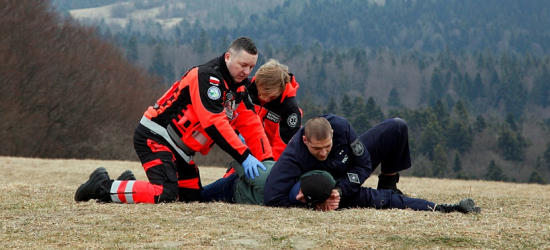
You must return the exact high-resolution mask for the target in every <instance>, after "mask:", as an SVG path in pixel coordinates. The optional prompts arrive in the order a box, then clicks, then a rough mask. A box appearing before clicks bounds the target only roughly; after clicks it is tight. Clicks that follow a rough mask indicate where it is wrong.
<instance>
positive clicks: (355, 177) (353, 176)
mask: <svg viewBox="0 0 550 250" xmlns="http://www.w3.org/2000/svg"><path fill="white" fill-rule="evenodd" d="M348 179H349V182H351V183H356V184H361V182H359V175H358V174H356V173H348Z"/></svg>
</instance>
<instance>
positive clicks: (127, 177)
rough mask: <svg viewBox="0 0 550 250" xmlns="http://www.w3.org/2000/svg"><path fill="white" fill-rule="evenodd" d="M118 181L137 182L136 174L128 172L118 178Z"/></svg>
mask: <svg viewBox="0 0 550 250" xmlns="http://www.w3.org/2000/svg"><path fill="white" fill-rule="evenodd" d="M116 179H117V180H118V181H135V180H136V176H135V175H134V173H132V170H129V169H128V170H126V171H124V172H122V174H120V176H119V177H118V178H116Z"/></svg>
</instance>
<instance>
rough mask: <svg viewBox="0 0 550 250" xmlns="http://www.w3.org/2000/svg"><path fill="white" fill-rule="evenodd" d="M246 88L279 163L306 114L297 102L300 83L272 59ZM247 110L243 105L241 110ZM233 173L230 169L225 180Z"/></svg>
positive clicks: (261, 68)
mask: <svg viewBox="0 0 550 250" xmlns="http://www.w3.org/2000/svg"><path fill="white" fill-rule="evenodd" d="M246 87H247V90H248V94H249V96H250V98H251V99H252V103H253V104H254V110H255V111H256V114H258V116H259V117H260V119H261V121H262V124H263V127H264V131H265V134H266V135H267V138H268V140H269V144H270V145H271V148H272V151H273V157H274V158H275V160H277V159H279V156H280V155H281V154H282V153H283V151H284V150H285V148H286V145H287V144H288V142H289V141H290V139H291V138H292V136H294V134H295V133H296V132H298V130H299V129H300V128H301V127H302V117H303V114H302V110H301V109H300V107H299V106H298V102H297V100H296V92H297V90H298V88H299V84H298V82H296V78H295V77H294V75H292V74H291V73H288V66H286V65H284V64H281V63H279V62H278V61H277V60H275V59H270V60H269V61H268V62H266V63H265V64H264V65H262V66H261V67H260V68H259V69H258V71H257V72H256V75H255V76H254V78H253V79H252V81H251V83H250V84H248V85H246ZM244 108H245V107H244V106H240V107H239V108H238V109H237V110H239V109H244ZM250 147H252V146H251V145H250ZM233 172H234V171H233V169H232V168H230V169H229V170H228V171H227V173H226V174H225V175H224V177H227V176H229V175H230V174H232V173H233Z"/></svg>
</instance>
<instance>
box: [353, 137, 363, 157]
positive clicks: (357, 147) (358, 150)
mask: <svg viewBox="0 0 550 250" xmlns="http://www.w3.org/2000/svg"><path fill="white" fill-rule="evenodd" d="M350 146H351V151H352V152H353V154H354V155H356V156H361V155H363V154H364V153H365V146H363V142H361V140H359V137H357V139H355V141H353V142H352V143H351V145H350Z"/></svg>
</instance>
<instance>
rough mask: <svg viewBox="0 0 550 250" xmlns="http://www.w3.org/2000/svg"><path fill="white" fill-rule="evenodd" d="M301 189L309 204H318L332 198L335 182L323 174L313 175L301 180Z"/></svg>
mask: <svg viewBox="0 0 550 250" xmlns="http://www.w3.org/2000/svg"><path fill="white" fill-rule="evenodd" d="M300 187H301V188H302V193H303V194H304V198H305V199H306V201H307V203H308V204H318V203H322V202H324V201H326V200H327V199H328V198H329V197H330V194H331V193H332V189H333V188H334V180H331V179H329V178H328V177H327V176H325V175H322V174H312V175H309V176H306V177H303V178H302V179H301V186H300Z"/></svg>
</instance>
